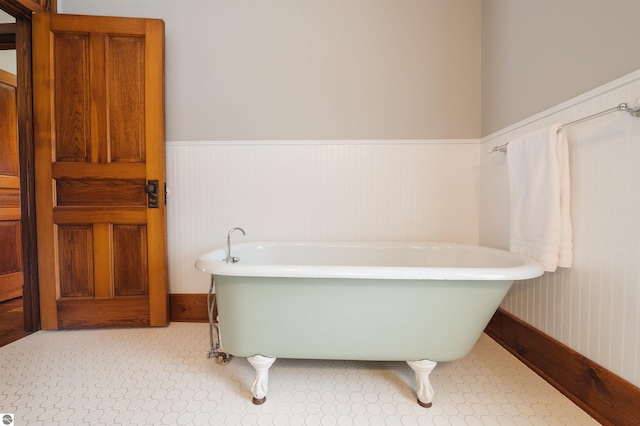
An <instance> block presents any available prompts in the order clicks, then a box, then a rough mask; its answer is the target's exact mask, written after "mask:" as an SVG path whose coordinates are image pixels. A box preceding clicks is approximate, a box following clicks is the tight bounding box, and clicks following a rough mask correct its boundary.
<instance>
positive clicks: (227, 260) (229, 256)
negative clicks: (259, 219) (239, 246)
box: [224, 228, 247, 263]
mask: <svg viewBox="0 0 640 426" xmlns="http://www.w3.org/2000/svg"><path fill="white" fill-rule="evenodd" d="M233 231H241V232H242V235H247V234H246V233H245V232H244V229H242V228H231V229H230V230H229V233H228V234H227V258H226V259H224V261H225V262H227V263H238V261H240V259H238V258H237V257H232V256H231V234H232V233H233Z"/></svg>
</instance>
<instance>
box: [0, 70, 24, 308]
mask: <svg viewBox="0 0 640 426" xmlns="http://www.w3.org/2000/svg"><path fill="white" fill-rule="evenodd" d="M16 83H17V80H16V76H15V75H13V74H10V73H8V72H6V71H3V70H0V111H1V113H0V302H3V301H5V300H9V299H15V298H16V297H20V296H22V285H23V282H24V274H23V271H22V244H21V241H22V235H21V226H20V175H19V167H18V113H17V110H16Z"/></svg>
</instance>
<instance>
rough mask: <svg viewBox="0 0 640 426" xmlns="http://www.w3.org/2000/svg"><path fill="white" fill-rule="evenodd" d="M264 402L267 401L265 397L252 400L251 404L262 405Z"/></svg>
mask: <svg viewBox="0 0 640 426" xmlns="http://www.w3.org/2000/svg"><path fill="white" fill-rule="evenodd" d="M266 400H267V397H266V396H265V397H264V398H260V399H257V398H253V399H252V400H251V402H253V405H262V404H264V402H265V401H266Z"/></svg>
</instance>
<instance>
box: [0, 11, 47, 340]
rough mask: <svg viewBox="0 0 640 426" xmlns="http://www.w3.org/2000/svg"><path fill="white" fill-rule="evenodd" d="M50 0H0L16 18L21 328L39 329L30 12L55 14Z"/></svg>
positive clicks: (27, 329) (26, 329) (28, 329)
mask: <svg viewBox="0 0 640 426" xmlns="http://www.w3.org/2000/svg"><path fill="white" fill-rule="evenodd" d="M55 5H56V2H55V1H53V0H51V1H50V0H0V9H2V10H3V11H5V12H6V13H8V14H9V15H11V16H13V17H14V18H16V37H15V40H16V46H15V47H16V70H17V71H16V74H17V78H18V84H17V88H16V97H17V99H16V107H17V113H18V155H19V167H20V209H21V214H20V216H21V217H20V219H21V228H22V262H23V270H24V287H23V291H22V294H23V305H24V329H25V331H37V330H39V329H40V297H39V284H38V247H37V233H36V197H35V167H34V164H35V163H34V141H33V79H32V72H31V67H32V62H31V14H32V13H33V12H48V13H55V8H56V6H55Z"/></svg>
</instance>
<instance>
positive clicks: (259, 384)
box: [247, 355, 276, 405]
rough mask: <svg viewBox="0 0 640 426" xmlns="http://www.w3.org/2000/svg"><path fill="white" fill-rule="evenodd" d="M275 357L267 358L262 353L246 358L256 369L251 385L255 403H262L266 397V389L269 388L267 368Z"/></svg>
mask: <svg viewBox="0 0 640 426" xmlns="http://www.w3.org/2000/svg"><path fill="white" fill-rule="evenodd" d="M275 360H276V359H275V358H269V357H266V356H262V355H255V356H250V357H248V358H247V361H249V364H251V365H252V366H253V368H254V369H255V370H256V379H255V380H254V382H253V385H251V393H252V394H253V403H254V404H255V405H260V404H263V403H264V401H265V400H266V399H267V390H268V388H269V368H270V367H271V366H272V365H273V363H274V362H275Z"/></svg>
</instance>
